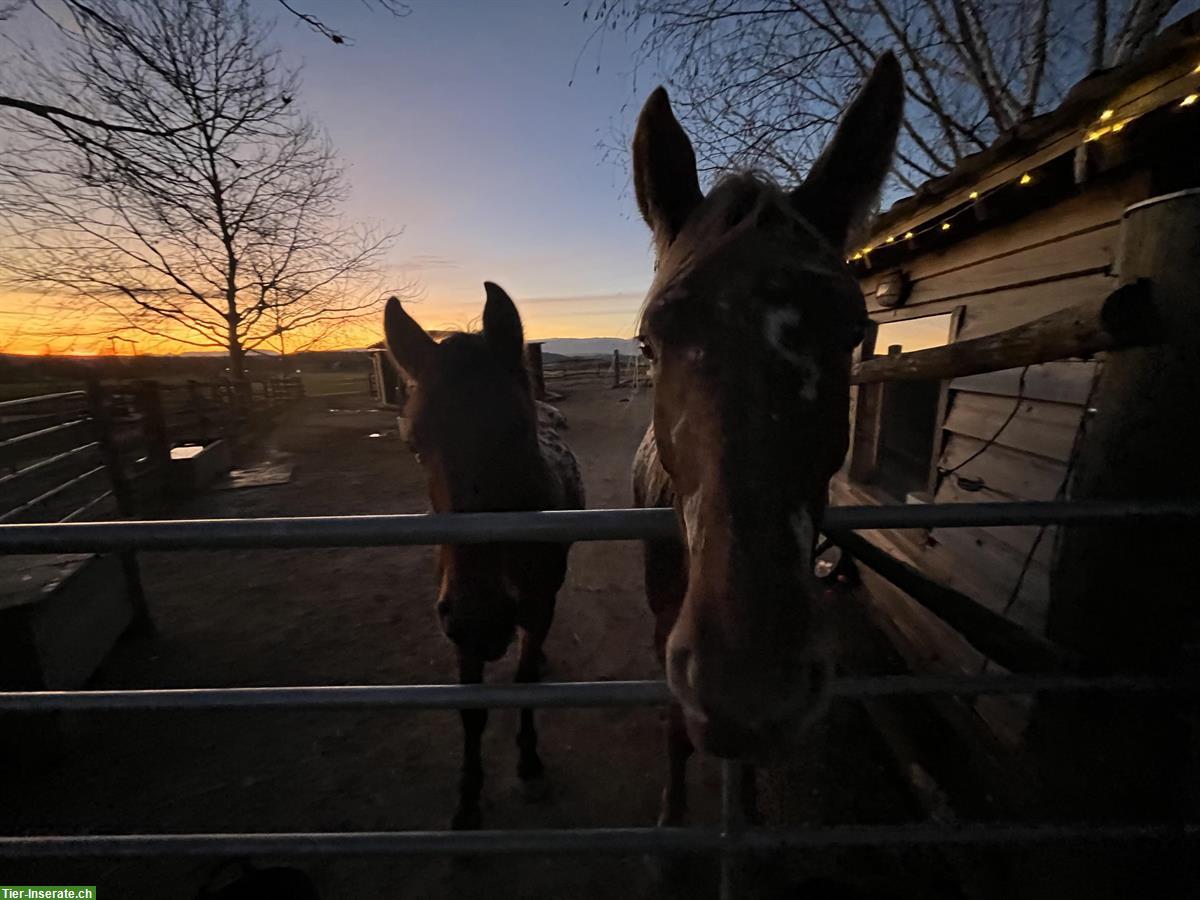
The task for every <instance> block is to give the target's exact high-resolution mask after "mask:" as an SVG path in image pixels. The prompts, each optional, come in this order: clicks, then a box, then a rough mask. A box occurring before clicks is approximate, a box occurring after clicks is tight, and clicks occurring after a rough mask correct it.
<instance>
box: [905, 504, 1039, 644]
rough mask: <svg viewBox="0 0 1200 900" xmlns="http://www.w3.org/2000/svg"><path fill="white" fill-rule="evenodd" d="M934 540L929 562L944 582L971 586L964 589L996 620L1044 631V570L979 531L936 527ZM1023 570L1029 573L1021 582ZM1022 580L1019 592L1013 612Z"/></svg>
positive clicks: (1022, 554)
mask: <svg viewBox="0 0 1200 900" xmlns="http://www.w3.org/2000/svg"><path fill="white" fill-rule="evenodd" d="M968 531H970V532H972V533H970V534H967V533H966V532H968ZM930 539H931V540H932V541H934V542H935V543H934V544H932V545H930V547H929V548H928V549H927V550H926V551H925V555H924V557H923V560H924V561H925V562H927V563H929V564H930V565H931V566H933V567H935V569H937V570H938V571H941V572H942V573H943V574H944V575H945V576H946V577H948V578H951V579H953V580H955V581H958V582H960V583H964V584H968V585H971V589H969V590H967V589H963V588H960V590H963V591H964V593H967V594H969V595H970V596H971V597H974V598H975V599H976V600H977V601H978V602H979V603H981V604H983V605H984V606H986V607H987V608H988V609H990V610H992V611H993V612H995V613H997V614H998V615H1003V616H1006V617H1007V618H1009V619H1011V620H1012V621H1013V622H1016V623H1018V624H1020V625H1021V626H1023V627H1025V628H1028V629H1029V630H1030V631H1032V632H1034V633H1035V634H1043V633H1044V632H1045V628H1046V610H1047V609H1048V607H1049V604H1050V573H1049V570H1048V569H1047V568H1046V567H1045V566H1044V565H1042V564H1041V563H1039V562H1035V561H1030V563H1029V565H1028V567H1027V568H1026V566H1025V554H1024V553H1018V552H1016V551H1015V550H1013V549H1012V548H1010V547H1008V546H1006V545H1005V544H1002V543H1001V542H1000V541H998V540H995V539H993V538H991V537H989V536H987V535H984V534H983V533H982V532H981V530H980V529H965V528H937V529H934V530H933V531H932V532H931V533H930ZM1023 568H1025V569H1026V571H1025V575H1024V577H1023V578H1022V576H1021V570H1022V569H1023ZM1018 581H1019V582H1020V585H1021V587H1020V592H1019V593H1018V595H1017V598H1016V600H1015V601H1014V602H1013V603H1012V606H1011V608H1010V607H1009V602H1010V601H1011V600H1012V596H1013V590H1014V589H1015V588H1016V586H1017V583H1018Z"/></svg>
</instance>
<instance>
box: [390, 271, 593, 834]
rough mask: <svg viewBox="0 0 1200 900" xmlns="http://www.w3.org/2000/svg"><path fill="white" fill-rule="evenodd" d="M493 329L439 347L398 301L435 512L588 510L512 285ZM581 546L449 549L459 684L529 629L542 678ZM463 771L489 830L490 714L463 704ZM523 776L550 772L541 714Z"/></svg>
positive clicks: (442, 563) (397, 336)
mask: <svg viewBox="0 0 1200 900" xmlns="http://www.w3.org/2000/svg"><path fill="white" fill-rule="evenodd" d="M484 288H485V289H486V291H487V303H486V305H485V306H484V309H483V330H482V331H481V332H480V333H478V334H467V333H455V334H451V335H450V336H449V337H447V338H445V339H444V340H443V341H442V342H441V343H437V342H435V341H434V340H433V338H431V337H430V336H429V335H428V334H427V333H426V332H425V331H424V330H423V329H422V328H421V326H420V325H418V324H417V323H416V322H415V321H414V320H413V319H412V317H411V316H409V315H408V313H407V312H405V311H404V309H403V307H401V305H400V302H399V301H398V300H396V298H394V297H393V298H391V299H390V300H388V302H387V309H386V310H385V314H384V331H385V333H386V335H387V346H388V350H389V351H390V352H391V354H392V357H393V359H395V361H396V363H397V364H398V365H399V366H400V368H401V369H403V370H404V371H405V372H406V373H407V375H408V377H409V379H410V380H411V381H412V382H413V387H412V389H411V391H410V394H409V399H408V403H407V404H406V406H405V415H406V416H407V417H408V419H409V424H410V426H411V431H410V437H409V440H410V444H411V446H412V447H413V449H414V450H415V451H416V452H417V455H418V458H419V459H420V461H421V464H422V466H424V468H425V471H426V473H427V474H428V476H429V498H430V500H431V502H432V505H433V509H434V511H435V512H440V513H447V512H501V511H514V510H542V509H582V508H583V505H584V498H583V484H582V481H581V479H580V477H579V467H578V465H577V464H576V462H575V457H574V456H573V455H572V454H571V451H570V450H569V449H567V447H566V445H565V444H563V442H562V441H561V440H560V439H559V437H558V434H557V432H556V431H555V429H554V427H553V426H552V425H550V424H549V423H548V422H547V423H546V424H542V425H539V420H540V418H541V417H539V410H538V405H537V404H536V403H535V401H534V397H533V389H532V387H531V385H530V379H529V373H528V371H527V370H526V364H525V341H524V336H523V330H522V327H521V317H520V314H519V313H518V312H517V308H516V306H514V305H513V302H512V300H511V299H510V298H509V296H508V294H506V293H505V292H504V291H503V290H502V289H501V288H499V287H497V286H496V285H494V284H492V283H490V282H486V283H485V284H484ZM569 549H570V544H547V543H540V544H518V543H496V544H476V545H456V544H444V545H443V546H442V547H441V552H440V555H439V563H438V570H439V575H440V585H439V588H438V599H437V614H438V617H439V618H440V620H441V624H442V630H443V631H444V632H445V633H446V636H447V637H449V638H450V640H451V641H453V642H454V644H455V647H456V648H457V650H458V672H459V681H460V682H461V683H463V684H476V683H478V682H480V681H482V680H483V667H484V664H485V663H488V662H493V661H495V660H497V659H499V658H500V657H501V656H503V655H504V653H505V651H506V650H507V649H508V647H509V644H511V643H512V639H513V636H514V634H515V633H516V632H517V630H518V629H519V630H520V635H521V638H520V657H519V661H518V663H517V677H516V680H517V681H519V682H534V681H537V680H538V679H539V678H540V667H541V660H542V642H543V641H544V640H545V639H546V633H547V632H548V631H549V630H550V622H551V620H552V619H553V617H554V602H555V597H556V596H557V594H558V590H559V588H560V587H562V583H563V579H564V577H565V576H566V572H567V552H568V550H569ZM462 721H463V734H464V742H463V743H464V746H463V766H462V780H461V783H460V796H459V805H458V809H457V811H456V812H455V813H454V819H453V823H452V824H453V827H455V828H478V827H479V826H480V812H479V794H480V790H481V788H482V785H483V762H482V760H481V758H480V741H481V739H482V735H483V729H484V726H485V725H486V724H487V711H486V710H482V709H476V710H463V711H462ZM517 746H518V747H519V748H520V761H519V763H518V766H517V773H518V774H519V775H520V777H521V778H522V779H530V778H537V777H540V776H541V774H542V761H541V759H540V758H539V757H538V752H537V732H536V730H535V729H534V724H533V711H532V710H528V709H523V710H521V729H520V732H519V733H518V734H517Z"/></svg>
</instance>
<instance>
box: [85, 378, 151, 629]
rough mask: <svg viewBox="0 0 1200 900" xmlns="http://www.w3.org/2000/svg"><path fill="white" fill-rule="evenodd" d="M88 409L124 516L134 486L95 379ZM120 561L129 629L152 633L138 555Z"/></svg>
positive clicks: (132, 507) (129, 512)
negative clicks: (128, 607) (130, 612)
mask: <svg viewBox="0 0 1200 900" xmlns="http://www.w3.org/2000/svg"><path fill="white" fill-rule="evenodd" d="M87 396H88V409H89V411H90V413H91V416H92V421H93V422H94V423H95V426H96V441H97V442H98V443H99V444H100V452H101V455H102V457H103V459H104V467H105V469H107V470H108V477H109V481H110V482H111V483H112V491H113V498H114V499H115V500H116V502H117V511H118V512H119V513H120V514H121V515H122V516H126V517H132V516H134V515H136V506H137V504H136V500H135V498H134V494H133V486H132V485H131V484H130V483H129V479H128V478H127V477H126V474H125V470H124V469H123V468H122V466H121V455H120V452H119V451H118V449H117V445H116V440H115V438H114V437H113V428H112V417H111V416H110V415H109V411H108V404H107V401H106V398H105V394H104V389H103V387H102V386H101V385H100V382H99V381H97V380H94V379H92V380H89V381H88V383H87ZM117 555H118V557H119V559H120V561H121V570H122V571H123V572H124V574H125V588H126V591H127V592H128V596H129V603H130V605H131V606H132V607H133V621H132V622H131V623H130V625H129V629H130V631H134V632H136V633H139V634H152V633H153V632H154V620H153V619H151V617H150V610H149V608H148V606H147V605H146V592H145V590H144V589H143V587H142V573H141V570H140V568H139V567H138V560H137V554H136V553H135V552H134V551H132V550H128V551H122V552H121V553H118V554H117Z"/></svg>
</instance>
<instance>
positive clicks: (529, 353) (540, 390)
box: [525, 341, 546, 400]
mask: <svg viewBox="0 0 1200 900" xmlns="http://www.w3.org/2000/svg"><path fill="white" fill-rule="evenodd" d="M525 357H526V359H528V360H529V370H530V372H531V373H532V374H533V392H534V397H535V398H536V399H538V400H545V399H546V373H545V370H544V369H543V366H542V344H541V341H531V342H530V343H528V344H526V345H525Z"/></svg>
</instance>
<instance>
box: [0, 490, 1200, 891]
mask: <svg viewBox="0 0 1200 900" xmlns="http://www.w3.org/2000/svg"><path fill="white" fill-rule="evenodd" d="M1113 521H1120V522H1122V523H1129V522H1131V521H1141V522H1157V523H1168V522H1169V523H1176V524H1189V525H1194V524H1195V523H1196V522H1197V521H1200V505H1197V504H1194V503H1180V502H1146V503H1130V502H1122V503H1108V502H1101V501H1092V502H1086V503H1074V504H1073V503H1019V504H1003V503H1002V504H996V503H989V504H942V505H930V506H923V507H915V508H914V507H835V508H832V509H830V510H829V511H828V514H827V518H826V523H825V527H826V528H827V529H829V530H831V531H832V530H842V531H846V530H861V529H873V528H889V527H897V526H898V525H908V526H912V527H932V526H937V527H955V526H965V525H980V524H988V525H1029V524H1042V523H1046V522H1056V523H1062V524H1072V525H1076V526H1094V527H1103V526H1104V525H1105V524H1106V523H1111V522H1113ZM675 533H677V522H676V519H675V514H674V511H672V510H669V509H639V510H590V511H588V510H579V511H562V512H540V513H477V514H450V515H394V516H341V517H315V518H292V517H289V518H274V519H211V520H178V521H127V522H95V523H78V522H69V523H37V524H6V525H0V553H39V552H41V553H53V552H64V551H89V552H113V551H116V552H132V551H134V550H137V549H153V550H185V549H196V548H210V549H211V548H228V547H242V548H262V549H264V550H265V549H268V548H283V547H311V546H364V545H393V544H395V545H401V544H426V543H441V542H453V543H487V542H494V541H496V540H521V541H590V540H641V539H647V538H661V537H664V536H667V535H671V534H675ZM1197 689H1198V685H1197V683H1196V682H1195V681H1194V680H1192V681H1186V680H1178V679H1174V678H1167V677H1161V676H1108V677H1084V676H1079V675H1074V674H1060V675H1039V676H1028V675H1025V676H1022V675H986V676H978V677H971V678H948V677H940V676H921V675H912V676H887V677H877V678H853V679H851V678H847V679H842V680H840V681H837V682H835V684H834V687H833V692H834V695H835V696H840V697H887V696H897V695H910V696H911V695H919V694H963V695H975V696H978V695H982V694H1022V693H1029V694H1037V693H1045V692H1080V691H1083V692H1096V691H1104V692H1110V693H1111V692H1117V693H1130V692H1134V693H1146V692H1168V693H1180V692H1182V693H1188V694H1195V693H1196V691H1197ZM668 701H669V693H668V691H667V688H666V685H665V684H664V683H662V682H660V681H641V682H596V683H575V684H554V683H549V684H535V685H470V686H459V685H361V686H298V687H277V688H212V689H166V690H162V689H159V690H155V689H150V690H104V691H32V692H24V691H7V692H0V712H7V713H31V712H43V713H44V712H51V711H56V710H59V711H62V710H74V711H96V712H102V711H109V710H122V709H123V710H129V709H141V710H181V709H192V710H200V709H214V708H221V709H228V708H247V707H257V708H261V707H276V708H299V707H320V708H347V707H362V706H370V707H375V708H379V707H388V708H408V709H461V708H468V707H510V706H521V707H596V706H644V705H663V704H665V703H667V702H668ZM740 777H741V767H740V766H738V765H736V764H730V763H725V764H724V765H723V766H722V783H723V787H722V815H721V821H720V823H719V824H717V825H709V826H697V827H691V828H585V829H566V830H554V829H530V830H517V831H496V830H484V831H476V832H439V831H398V832H341V833H337V832H334V833H316V832H303V833H301V832H296V833H266V834H157V835H154V834H109V835H31V836H4V837H0V857H8V858H14V857H33V856H40V857H64V856H160V855H184V856H195V855H224V854H239V855H240V854H272V855H278V854H296V855H305V856H308V855H316V854H332V855H370V854H396V853H407V854H456V853H481V854H513V853H554V854H563V853H595V852H605V853H618V854H620V853H652V854H688V853H692V854H694V853H718V854H720V856H721V859H722V896H723V897H725V898H731V897H734V896H737V893H736V890H737V889H736V887H735V886H734V885H735V883H736V879H737V871H738V870H737V866H738V862H737V860H738V859H739V857H740V855H741V854H744V853H746V852H760V851H771V850H781V849H784V848H809V849H812V848H822V847H877V848H878V847H891V848H905V847H921V846H925V847H951V846H997V845H1002V846H1021V845H1055V844H1062V843H1071V844H1079V843H1084V844H1087V843H1095V842H1109V841H1120V842H1123V843H1130V842H1161V841H1172V842H1176V841H1185V842H1192V841H1195V840H1196V839H1197V838H1200V823H1195V822H1179V821H1166V822H1139V823H1133V824H1122V823H1112V822H1060V823H1049V824H1047V823H1029V822H1002V823H996V822H992V823H960V824H955V825H936V824H922V825H904V826H842V827H827V828H805V829H770V828H751V827H745V826H744V824H743V822H742V820H741V812H740V809H739V804H738V802H737V798H738V797H740V796H741V789H740V785H739V778H740Z"/></svg>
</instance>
